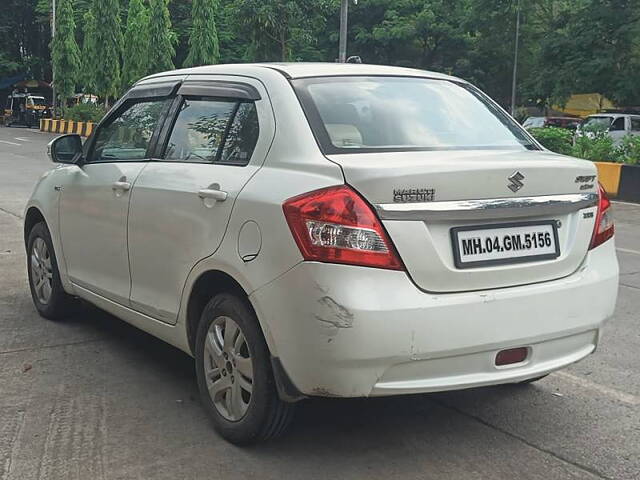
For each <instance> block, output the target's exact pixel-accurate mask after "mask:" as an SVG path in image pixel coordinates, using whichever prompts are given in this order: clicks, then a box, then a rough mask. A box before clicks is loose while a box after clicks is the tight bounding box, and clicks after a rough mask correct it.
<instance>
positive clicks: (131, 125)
mask: <svg viewBox="0 0 640 480" xmlns="http://www.w3.org/2000/svg"><path fill="white" fill-rule="evenodd" d="M166 102H167V100H166V99H162V100H146V101H139V102H134V103H129V104H125V107H124V109H123V110H122V111H121V112H120V113H119V114H117V115H116V116H115V117H113V118H112V119H111V120H110V121H109V123H107V124H105V125H102V126H101V127H100V129H99V130H98V131H97V132H96V140H95V147H94V149H93V155H92V156H91V159H90V161H91V162H118V161H135V160H142V159H144V158H146V157H147V150H148V148H149V144H150V143H151V137H152V136H153V132H154V130H155V129H156V127H157V125H158V121H159V119H160V116H161V114H162V111H163V109H164V107H165V105H166Z"/></svg>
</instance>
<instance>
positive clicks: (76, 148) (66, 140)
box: [47, 133, 82, 163]
mask: <svg viewBox="0 0 640 480" xmlns="http://www.w3.org/2000/svg"><path fill="white" fill-rule="evenodd" d="M47 154H48V155H49V158H50V159H51V161H52V162H54V163H76V162H77V161H78V158H80V156H81V155H82V139H81V138H80V135H77V134H75V133H74V134H71V135H62V136H61V137H58V138H54V139H53V140H51V142H49V145H47Z"/></svg>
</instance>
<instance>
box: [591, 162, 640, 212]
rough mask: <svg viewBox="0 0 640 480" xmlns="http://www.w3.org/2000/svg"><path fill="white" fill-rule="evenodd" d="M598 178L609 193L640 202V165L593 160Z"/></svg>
mask: <svg viewBox="0 0 640 480" xmlns="http://www.w3.org/2000/svg"><path fill="white" fill-rule="evenodd" d="M593 163H595V164H596V168H597V169H598V180H600V183H602V186H603V187H604V189H605V191H606V192H607V194H609V195H610V196H611V197H613V198H616V199H618V200H624V201H627V202H634V203H640V166H638V165H626V164H622V163H612V162H593Z"/></svg>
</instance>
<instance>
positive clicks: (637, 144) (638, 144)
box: [616, 135, 640, 165]
mask: <svg viewBox="0 0 640 480" xmlns="http://www.w3.org/2000/svg"><path fill="white" fill-rule="evenodd" d="M616 157H617V158H616V161H620V162H623V163H628V164H631V165H636V164H638V163H640V136H632V135H627V136H626V137H624V138H623V139H622V143H621V144H620V146H619V147H618V148H617V149H616Z"/></svg>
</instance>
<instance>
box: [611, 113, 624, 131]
mask: <svg viewBox="0 0 640 480" xmlns="http://www.w3.org/2000/svg"><path fill="white" fill-rule="evenodd" d="M609 131H610V132H620V131H624V117H618V118H616V119H615V120H614V121H613V123H612V124H611V127H610V128H609Z"/></svg>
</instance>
